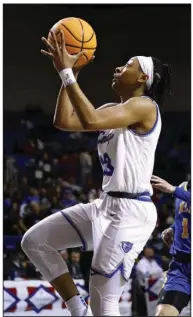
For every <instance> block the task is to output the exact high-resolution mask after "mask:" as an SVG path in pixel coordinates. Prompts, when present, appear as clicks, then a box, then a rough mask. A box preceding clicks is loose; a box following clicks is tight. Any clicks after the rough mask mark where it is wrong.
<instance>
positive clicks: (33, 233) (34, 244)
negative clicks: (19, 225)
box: [21, 226, 43, 254]
mask: <svg viewBox="0 0 193 317" xmlns="http://www.w3.org/2000/svg"><path fill="white" fill-rule="evenodd" d="M39 229H40V228H39ZM40 238H41V239H43V236H42V237H40V234H39V230H38V228H36V226H33V227H32V228H30V229H29V230H28V231H27V232H26V233H25V234H24V236H23V238H22V240H21V247H22V249H23V251H24V252H25V253H26V254H28V253H29V252H30V250H31V249H34V250H35V249H38V246H39V245H40V244H41V243H42V242H43V241H41V239H40Z"/></svg>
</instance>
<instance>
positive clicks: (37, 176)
mask: <svg viewBox="0 0 193 317" xmlns="http://www.w3.org/2000/svg"><path fill="white" fill-rule="evenodd" d="M32 108H33V110H31V109H30V108H29V109H28V110H27V111H26V112H25V113H17V114H16V113H5V114H4V183H3V191H4V200H3V219H4V279H15V278H25V279H28V278H31V279H41V274H40V272H38V271H37V270H36V269H35V268H34V267H33V265H32V264H31V263H30V261H29V260H28V259H27V258H26V256H25V255H24V253H23V252H22V250H21V248H20V240H21V237H22V235H23V234H24V233H25V232H26V231H27V230H28V229H29V228H30V227H31V226H33V225H34V224H35V223H37V222H38V221H40V220H41V219H43V218H45V217H47V216H49V215H51V214H53V213H55V212H58V211H59V210H61V209H64V208H67V207H70V206H73V205H75V204H77V203H79V202H83V203H87V202H91V201H93V200H94V199H96V198H97V197H99V196H100V194H101V182H102V170H101V167H100V163H99V160H98V156H97V147H96V146H97V133H68V132H62V131H59V130H57V129H55V128H54V127H53V126H52V118H51V117H49V116H46V115H45V114H44V113H43V112H42V111H41V109H40V108H36V109H35V107H32ZM34 109H35V110H34ZM164 116H165V118H164V119H163V122H165V126H164V129H163V133H162V135H161V138H160V143H159V147H158V150H157V155H156V162H155V163H156V164H155V171H154V173H155V174H157V175H158V176H160V177H163V178H164V177H165V178H166V179H167V180H168V181H170V182H173V183H174V184H176V185H177V184H179V183H180V182H182V181H184V180H188V179H189V178H190V130H189V126H188V124H187V122H189V121H188V120H189V117H188V114H184V113H183V115H182V114H180V117H179V115H177V114H172V115H171V114H165V115H164ZM182 117H183V118H182ZM171 118H172V120H171ZM179 122H181V123H180V124H179ZM177 125H178V126H179V129H177V130H178V131H177V130H176V129H175V127H176V126H177ZM153 201H154V202H155V204H156V206H157V210H158V222H157V226H156V229H155V230H154V232H153V234H152V236H151V237H150V239H149V241H148V243H147V246H146V248H145V249H144V251H143V253H142V254H141V255H140V257H139V259H138V262H137V263H136V265H135V267H134V270H133V272H132V276H133V277H135V276H138V278H139V289H142V288H143V280H144V277H159V276H161V275H162V273H163V271H165V270H167V268H168V263H169V260H170V256H169V254H168V249H167V247H166V246H165V245H164V244H163V241H162V239H161V232H162V231H163V230H164V229H165V228H167V227H169V226H170V225H171V224H172V223H173V221H174V201H173V198H172V197H170V195H167V194H163V193H160V192H155V193H154V196H153ZM60 252H61V255H62V257H63V258H64V260H65V261H66V262H67V264H68V267H69V271H70V272H71V274H72V276H73V278H74V279H78V278H83V279H85V281H86V285H88V278H89V266H90V262H91V259H92V253H91V252H81V251H80V249H73V250H62V251H60Z"/></svg>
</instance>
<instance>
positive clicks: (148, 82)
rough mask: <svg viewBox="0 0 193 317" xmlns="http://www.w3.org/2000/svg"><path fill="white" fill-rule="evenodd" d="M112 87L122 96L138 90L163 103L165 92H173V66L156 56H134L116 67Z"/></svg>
mask: <svg viewBox="0 0 193 317" xmlns="http://www.w3.org/2000/svg"><path fill="white" fill-rule="evenodd" d="M112 88H113V89H114V90H115V91H116V92H117V93H118V94H119V95H120V96H124V95H127V92H131V91H133V92H134V91H137V90H138V91H139V93H140V94H143V95H147V96H149V97H150V98H152V99H154V100H155V101H156V102H158V103H162V100H163V97H164V94H165V92H171V67H170V66H169V65H167V64H163V63H162V62H161V61H160V60H158V59H157V58H154V57H146V56H136V57H132V58H130V60H129V61H128V62H127V63H126V65H125V66H122V67H117V68H116V70H115V74H114V79H113V84H112Z"/></svg>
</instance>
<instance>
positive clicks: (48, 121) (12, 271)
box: [3, 4, 191, 316]
mask: <svg viewBox="0 0 193 317" xmlns="http://www.w3.org/2000/svg"><path fill="white" fill-rule="evenodd" d="M69 16H75V17H80V18H82V19H84V20H86V21H88V22H89V23H90V24H91V25H92V26H93V28H94V30H95V32H96V34H97V39H98V48H97V51H96V54H95V55H96V59H95V61H94V63H92V64H91V65H89V66H88V67H86V68H85V69H84V70H83V71H82V73H81V75H80V85H81V88H82V89H83V91H84V92H85V94H86V95H87V96H88V97H89V99H90V100H91V102H92V103H93V104H94V105H95V106H96V107H98V106H100V105H102V104H103V103H105V102H110V101H114V100H115V101H116V100H118V99H117V96H116V95H115V93H114V92H113V91H112V89H111V82H112V74H113V72H114V69H115V67H116V66H119V65H123V64H124V63H126V61H127V60H128V59H129V57H131V56H135V55H152V56H155V57H158V58H160V59H162V60H163V61H164V62H167V63H169V64H171V66H172V71H173V77H172V96H170V97H168V98H167V99H166V100H165V103H164V106H163V109H162V114H163V117H162V119H163V129H162V133H161V137H160V141H159V145H158V149H157V153H156V161H155V170H154V174H157V175H159V176H161V177H165V178H166V179H168V180H169V181H170V182H173V183H174V184H179V183H181V182H182V181H184V180H186V179H190V108H191V90H190V89H191V87H190V85H191V60H190V58H191V48H190V45H191V39H190V36H191V29H190V27H191V7H190V5H187V4H186V5H167V4H164V5H147V4H143V5H137V4H135V5H128V4H127V5H126V4H123V5H107V4H105V5H85V4H84V5H80V4H74V5H64V4H4V6H3V68H4V69H3V107H4V118H3V120H4V127H3V132H4V136H3V137H4V146H3V149H4V160H3V168H4V181H3V195H4V200H3V222H4V280H5V283H4V287H5V289H4V312H5V314H6V315H14V314H16V315H17V314H18V315H37V314H44V315H50V314H52V315H53V314H57V315H59V314H61V315H62V314H63V315H64V311H63V309H65V305H64V304H63V303H62V301H60V300H59V299H58V295H57V294H56V293H54V291H53V289H51V288H50V286H49V284H48V283H47V284H46V283H45V282H43V281H42V278H41V275H40V274H39V272H37V271H36V270H35V269H34V267H33V266H32V265H31V264H30V262H29V261H28V260H27V259H26V257H25V256H24V254H23V252H22V251H21V249H20V240H21V237H22V235H23V233H24V232H25V231H26V230H27V228H29V227H30V226H31V225H33V224H34V223H35V222H37V221H39V220H40V219H42V218H44V217H46V216H47V215H49V214H51V213H53V212H57V211H58V210H60V209H62V208H66V207H68V206H71V205H74V204H76V203H78V202H80V201H81V202H88V201H92V200H93V199H95V198H96V197H98V195H99V194H100V190H101V187H100V186H101V179H102V172H101V168H100V164H99V160H98V158H97V152H96V139H97V133H84V134H81V133H67V132H61V131H58V130H56V129H55V128H54V127H53V125H52V119H53V113H54V107H55V103H56V97H57V93H58V90H59V87H60V79H59V76H58V75H57V74H56V72H55V70H54V68H53V67H52V65H51V63H50V61H49V60H47V59H46V58H45V57H43V56H41V54H40V49H41V48H42V44H41V36H47V34H48V31H49V29H50V27H51V26H52V25H53V24H54V23H55V22H56V21H57V20H59V19H61V18H64V17H69ZM153 199H154V202H155V203H156V205H157V209H158V215H159V220H158V223H157V227H156V229H155V231H154V233H153V235H152V237H151V239H150V240H149V242H148V246H149V248H150V249H153V251H151V252H155V254H154V259H155V261H156V263H158V265H159V267H161V268H162V269H163V271H165V270H167V268H168V263H169V260H170V256H169V254H168V249H167V248H166V247H165V246H164V245H163V242H162V241H161V238H160V237H161V232H162V231H163V230H164V229H165V228H167V227H168V226H169V225H170V224H171V223H172V222H173V220H174V202H173V200H172V198H171V197H169V196H168V195H163V194H160V193H159V192H155V194H154V196H153ZM148 252H149V251H148ZM62 254H63V257H64V258H65V259H67V261H68V265H69V269H70V271H71V272H72V274H73V277H74V279H75V280H76V281H77V283H78V286H79V288H80V291H81V292H83V295H84V296H85V297H86V299H88V278H89V265H90V261H91V258H92V253H90V252H85V253H80V251H79V250H76V252H74V253H73V252H72V250H64V251H63V253H62ZM145 256H147V255H146V254H145ZM141 257H143V254H142V255H141ZM131 278H132V280H131V281H130V284H131V285H130V284H129V285H128V290H127V291H126V292H125V294H124V296H123V297H122V299H121V301H120V305H122V306H121V309H122V314H123V315H124V314H126V315H128V314H130V313H131V310H132V314H133V315H143V316H144V315H147V314H152V311H153V309H154V307H155V304H156V300H157V294H158V292H159V289H160V285H161V283H162V276H157V275H156V274H154V273H152V272H149V274H148V275H147V276H146V277H145V278H144V281H143V282H144V283H145V284H144V285H143V286H142V285H141V282H140V281H139V278H138V275H137V270H136V267H135V268H134V270H133V273H132V277H131ZM24 289H25V290H24ZM144 290H145V292H143V291H144ZM38 292H40V293H38ZM40 295H41V296H40ZM139 303H140V304H139Z"/></svg>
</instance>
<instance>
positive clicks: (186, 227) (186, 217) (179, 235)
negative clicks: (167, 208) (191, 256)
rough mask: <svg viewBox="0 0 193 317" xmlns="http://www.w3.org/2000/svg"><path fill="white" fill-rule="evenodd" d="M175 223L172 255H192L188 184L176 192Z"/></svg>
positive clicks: (178, 188) (184, 184)
mask: <svg viewBox="0 0 193 317" xmlns="http://www.w3.org/2000/svg"><path fill="white" fill-rule="evenodd" d="M174 196H175V197H176V202H175V223H174V224H173V225H172V228H173V229H174V241H173V244H172V246H171V248H170V254H172V255H176V254H177V253H182V254H183V253H191V218H190V217H191V208H190V207H191V194H190V191H188V190H187V182H184V183H182V184H181V185H180V186H179V187H177V188H176V190H175V192H174Z"/></svg>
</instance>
